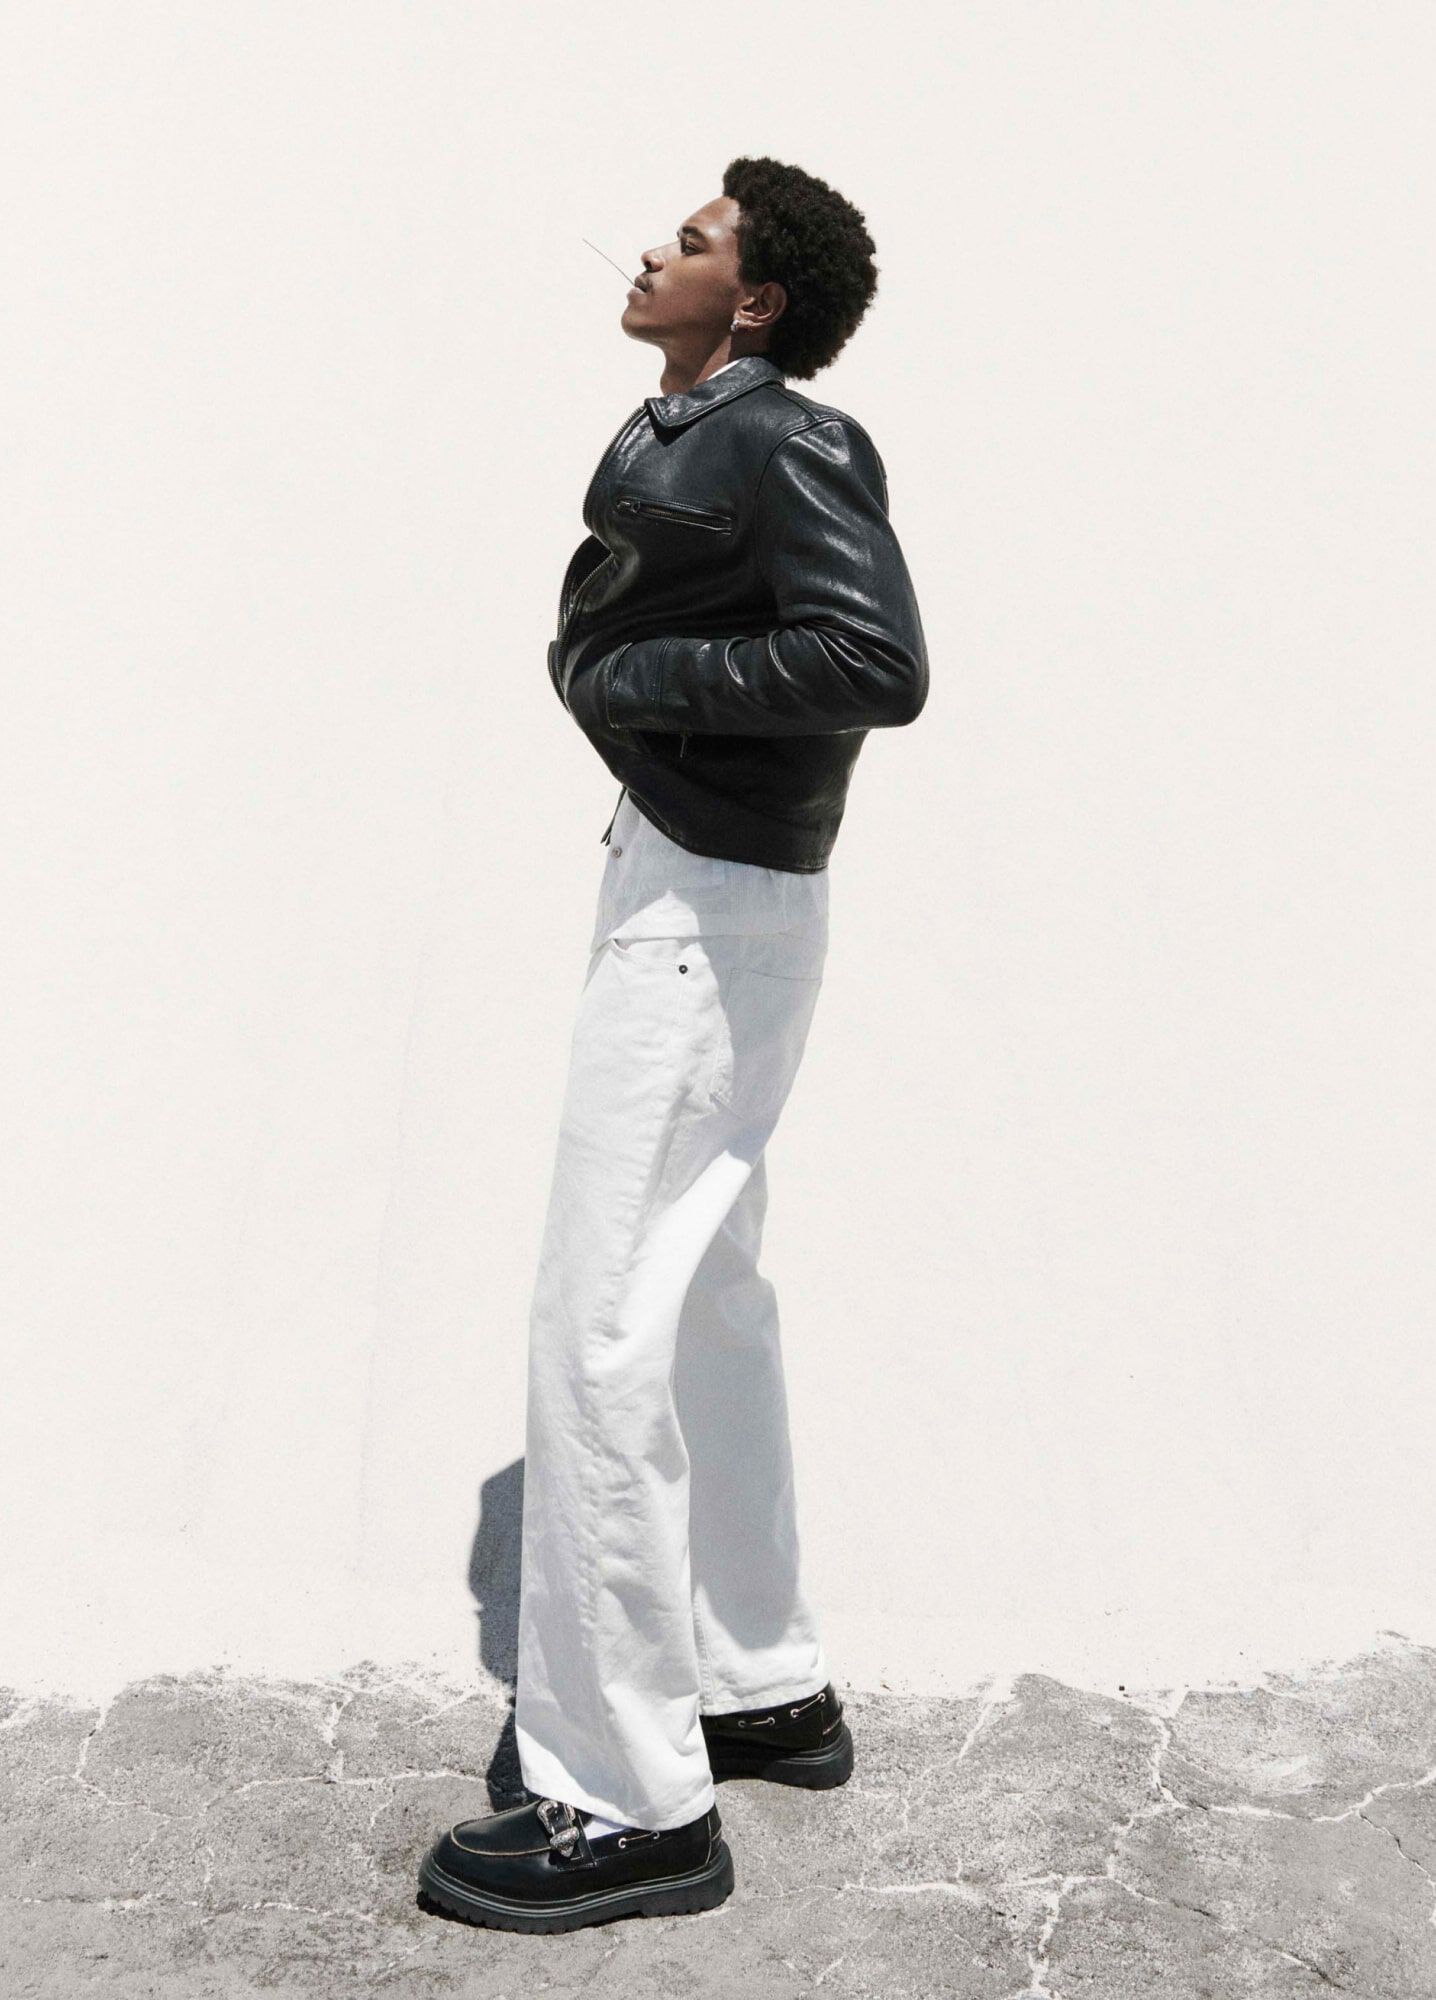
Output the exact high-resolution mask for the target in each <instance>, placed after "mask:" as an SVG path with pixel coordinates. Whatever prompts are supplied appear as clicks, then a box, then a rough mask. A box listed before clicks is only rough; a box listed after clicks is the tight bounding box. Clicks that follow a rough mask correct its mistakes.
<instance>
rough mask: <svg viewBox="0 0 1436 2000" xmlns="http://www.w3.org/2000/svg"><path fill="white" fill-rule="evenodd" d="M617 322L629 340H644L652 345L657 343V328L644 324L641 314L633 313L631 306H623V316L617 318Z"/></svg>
mask: <svg viewBox="0 0 1436 2000" xmlns="http://www.w3.org/2000/svg"><path fill="white" fill-rule="evenodd" d="M618 324H619V325H620V326H621V327H622V329H623V331H624V332H625V333H626V334H627V335H628V337H629V339H630V340H646V341H648V342H650V343H651V344H654V345H657V344H658V341H659V330H658V328H657V327H654V326H649V325H647V324H645V322H644V319H643V316H642V314H641V313H635V312H634V309H633V307H632V306H625V307H624V309H623V316H622V318H621V319H620V320H619V322H618Z"/></svg>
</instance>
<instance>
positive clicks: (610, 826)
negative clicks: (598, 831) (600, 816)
mask: <svg viewBox="0 0 1436 2000" xmlns="http://www.w3.org/2000/svg"><path fill="white" fill-rule="evenodd" d="M627 790H628V787H627V785H625V786H624V788H623V792H626V791H627ZM623 792H620V793H619V795H618V806H621V805H622V804H623ZM618 806H615V807H614V808H613V819H617V818H618ZM613 819H611V820H610V821H609V822H608V825H607V826H606V827H605V828H604V830H603V837H602V839H601V840H600V841H599V846H600V847H607V845H608V836H609V835H610V834H611V833H612V832H613Z"/></svg>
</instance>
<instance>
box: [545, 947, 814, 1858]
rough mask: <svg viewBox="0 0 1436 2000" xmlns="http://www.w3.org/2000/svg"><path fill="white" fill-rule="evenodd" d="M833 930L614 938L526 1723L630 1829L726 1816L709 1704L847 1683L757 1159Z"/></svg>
mask: <svg viewBox="0 0 1436 2000" xmlns="http://www.w3.org/2000/svg"><path fill="white" fill-rule="evenodd" d="M826 953H827V939H826V934H825V932H824V934H823V935H821V936H813V935H800V934H797V933H793V932H782V931H770V932H754V933H750V934H746V935H709V934H703V935H697V936H694V935H688V936H676V935H675V936H627V937H621V936H620V937H615V936H609V937H606V938H604V939H603V940H602V941H601V942H600V943H599V945H598V947H597V949H596V950H595V951H594V952H593V955H592V957H591V958H590V960H589V964H588V970H587V973H586V975H585V977H584V980H583V985H582V990H581V993H580V996H579V1004H578V1015H577V1020H576V1022H575V1026H574V1031H573V1040H572V1045H571V1050H570V1060H569V1071H568V1079H567V1085H566V1089H565V1095H564V1100H563V1108H562V1114H561V1118H560V1128H559V1135H558V1147H557V1157H556V1160H555V1165H554V1172H553V1183H552V1189H551V1192H550V1196H549V1205H548V1212H547V1218H546V1221H545V1225H544V1233H543V1242H542V1249H541V1253H540V1258H539V1271H538V1278H537V1282H536V1285H535V1289H534V1296H533V1306H532V1312H531V1317H530V1329H529V1376H528V1411H527V1430H526V1445H525V1460H524V1500H523V1554H522V1577H521V1589H520V1604H519V1640H518V1686H517V1698H516V1705H515V1726H516V1734H517V1743H518V1753H519V1762H520V1767H521V1769H522V1772H523V1779H524V1783H525V1784H526V1785H527V1786H528V1787H529V1789H530V1790H532V1791H534V1792H539V1793H545V1794H548V1795H549V1796H551V1797H554V1798H560V1799H566V1800H568V1801H569V1803H570V1804H572V1805H575V1806H577V1807H578V1808H579V1809H580V1810H583V1811H587V1812H594V1813H601V1814H603V1815H604V1816H605V1817H606V1818H609V1819H614V1820H621V1821H626V1822H628V1823H629V1824H631V1825H634V1826H641V1827H652V1828H657V1829H661V1828H665V1827H673V1826H681V1825H683V1824H684V1823H685V1822H686V1821H688V1820H691V1819H695V1818H697V1816H698V1815H699V1814H700V1813H703V1812H706V1811H707V1809H708V1807H709V1806H710V1805H711V1804H712V1803H713V1800H714V1788H713V1778H712V1773H711V1770H710V1768H709V1763H708V1757H707V1752H706V1749H705V1746H704V1740H703V1733H702V1729H701V1726H700V1724H699V1720H698V1718H699V1713H700V1710H702V1711H706V1712H713V1713H717V1712H721V1711H723V1710H725V1709H739V1708H757V1707H764V1706H767V1705H768V1704H769V1703H775V1702H779V1701H785V1700H788V1699H789V1698H797V1697H800V1696H803V1695H808V1694H812V1693H814V1692H815V1691H816V1690H817V1689H819V1688H821V1687H823V1686H824V1685H825V1684H826V1682H827V1681H828V1679H829V1678H830V1675H829V1669H828V1664H827V1661H826V1659H825V1657H824V1654H823V1649H822V1646H821V1644H820V1643H819V1639H818V1634H817V1631H816V1628H815V1625H814V1621H813V1617H812V1614H811V1612H810V1610H809V1608H808V1605H807V1604H806V1603H805V1601H804V1598H803V1594H802V1590H801V1588H800V1579H799V1552H798V1534H797V1524H796V1514H795V1495H794V1485H793V1463H792V1456H791V1452H790V1447H789V1436H788V1415H787V1403H786V1397H785V1391H784V1381H783V1364H782V1356H781V1351H780V1344H779V1325H778V1304H777V1299H776V1296H775V1293H774V1288H773V1286H772V1284H771V1283H770V1282H769V1280H768V1279H767V1278H765V1277H764V1276H763V1275H762V1274H761V1273H760V1271H759V1269H758V1256H759V1249H760V1245H761V1242H762V1235H763V1218H764V1210H765V1207H766V1204H767V1182H766V1178H765V1173H764V1151H763V1149H764V1146H765V1144H766V1143H767V1140H768V1137H769V1135H770V1134H771V1133H772V1131H773V1129H774V1127H775V1125H776V1124H777V1121H778V1118H779V1115H780V1113H781V1111H782V1109H783V1105H784V1102H785V1101H786V1099H787V1097H788V1093H789V1090H790V1089H791V1086H792V1084H793V1080H794V1078H795V1076H796V1074H797V1071H798V1067H799V1064H800V1062H801V1059H802V1054H803V1048H804V1044H805V1042H806V1039H807V1035H808V1029H809V1024H810V1022H811V1020H812V1017H813V1011H814V1008H815V1006H816V1003H817V998H818V991H819V987H820V985H821V983H822V976H823V966H824V961H825V958H826Z"/></svg>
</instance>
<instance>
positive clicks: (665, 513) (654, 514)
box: [613, 493, 733, 535]
mask: <svg viewBox="0 0 1436 2000" xmlns="http://www.w3.org/2000/svg"><path fill="white" fill-rule="evenodd" d="M613 511H614V513H615V514H628V515H639V516H641V517H642V518H643V519H645V520H651V521H669V522H672V524H673V525H674V526H675V527H679V528H697V529H699V530H700V531H701V530H706V531H707V532H708V533H710V534H718V535H727V534H731V533H732V532H733V516H732V515H731V514H724V513H721V512H719V511H718V510H717V509H716V508H712V507H690V506H689V504H688V502H687V501H686V500H644V499H642V498H640V497H639V495H638V494H636V493H624V494H621V495H620V496H619V498H618V499H617V500H615V501H614V503H613Z"/></svg>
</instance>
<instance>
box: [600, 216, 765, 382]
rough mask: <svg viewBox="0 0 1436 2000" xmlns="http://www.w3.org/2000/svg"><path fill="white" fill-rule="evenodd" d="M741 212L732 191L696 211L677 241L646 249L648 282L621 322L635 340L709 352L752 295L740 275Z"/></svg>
mask: <svg viewBox="0 0 1436 2000" xmlns="http://www.w3.org/2000/svg"><path fill="white" fill-rule="evenodd" d="M739 216H740V210H739V207H738V204H737V202H736V201H734V200H733V199H732V197H731V196H730V195H719V196H718V197H717V199H716V200H715V201H710V202H709V203H707V205H706V206H705V207H703V208H696V209H694V211H693V213H692V214H691V215H690V216H689V217H688V218H687V220H686V221H685V222H683V223H682V224H681V225H680V226H679V229H678V233H677V235H676V236H675V237H674V239H673V241H672V242H671V243H664V244H661V245H660V246H659V247H658V248H657V249H655V250H645V251H644V253H643V271H642V273H641V274H640V275H641V278H642V284H641V286H640V287H639V288H638V289H637V290H630V292H629V294H628V304H627V305H626V306H625V307H624V309H623V318H622V320H621V322H620V324H621V325H622V327H623V330H624V332H625V333H626V334H629V335H630V336H631V337H632V338H633V339H634V340H651V341H653V342H654V343H655V344H656V345H658V346H661V347H663V348H664V349H665V350H670V351H671V350H679V351H685V350H686V351H690V352H692V353H693V354H695V355H701V354H708V353H711V351H712V350H713V349H714V348H715V347H716V346H717V345H718V343H719V342H720V341H721V340H722V339H723V337H724V335H725V334H726V333H727V332H728V330H729V327H730V324H731V322H732V319H733V315H734V314H735V313H736V311H737V310H738V307H739V305H740V303H741V302H742V300H743V299H744V298H745V297H746V293H745V291H744V288H743V285H742V282H741V280H740V279H739V276H738V237H737V229H738V221H739Z"/></svg>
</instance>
